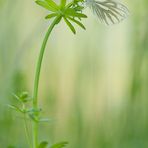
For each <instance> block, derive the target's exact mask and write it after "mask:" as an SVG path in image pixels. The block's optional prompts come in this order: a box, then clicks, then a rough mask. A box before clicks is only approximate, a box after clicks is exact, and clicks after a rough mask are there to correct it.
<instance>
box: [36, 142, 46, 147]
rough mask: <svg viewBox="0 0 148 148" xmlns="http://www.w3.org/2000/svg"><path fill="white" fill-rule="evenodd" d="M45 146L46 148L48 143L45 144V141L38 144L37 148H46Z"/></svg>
mask: <svg viewBox="0 0 148 148" xmlns="http://www.w3.org/2000/svg"><path fill="white" fill-rule="evenodd" d="M47 146H48V142H47V141H42V142H41V143H40V144H39V146H38V148H46V147H47Z"/></svg>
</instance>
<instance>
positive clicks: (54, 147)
mask: <svg viewBox="0 0 148 148" xmlns="http://www.w3.org/2000/svg"><path fill="white" fill-rule="evenodd" d="M67 144H68V142H60V143H56V144H54V145H52V146H50V148H63V147H65V146H66V145H67Z"/></svg>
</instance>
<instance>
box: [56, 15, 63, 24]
mask: <svg viewBox="0 0 148 148" xmlns="http://www.w3.org/2000/svg"><path fill="white" fill-rule="evenodd" d="M61 19H62V16H59V17H58V19H57V21H56V24H58V23H59V22H60V21H61Z"/></svg>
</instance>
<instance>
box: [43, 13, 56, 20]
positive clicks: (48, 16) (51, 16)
mask: <svg viewBox="0 0 148 148" xmlns="http://www.w3.org/2000/svg"><path fill="white" fill-rule="evenodd" d="M55 16H57V13H51V14H48V15H47V16H46V17H45V19H51V18H53V17H55Z"/></svg>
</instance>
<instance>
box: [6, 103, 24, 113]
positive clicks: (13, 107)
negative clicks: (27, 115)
mask: <svg viewBox="0 0 148 148" xmlns="http://www.w3.org/2000/svg"><path fill="white" fill-rule="evenodd" d="M8 107H9V108H11V109H14V110H15V111H17V112H21V113H24V112H23V111H22V110H21V109H20V108H19V107H17V106H15V105H10V104H8Z"/></svg>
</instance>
